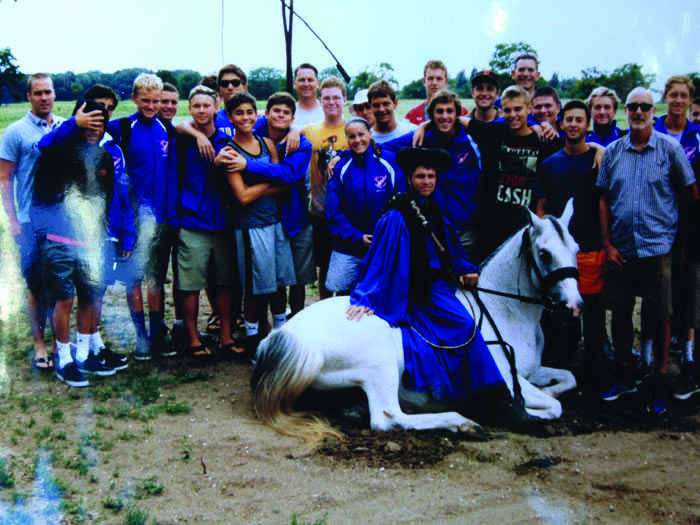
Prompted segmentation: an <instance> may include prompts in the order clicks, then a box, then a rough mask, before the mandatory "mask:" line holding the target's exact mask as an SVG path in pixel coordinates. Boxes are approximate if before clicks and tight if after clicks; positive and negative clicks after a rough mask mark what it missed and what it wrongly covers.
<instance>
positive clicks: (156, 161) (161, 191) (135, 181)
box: [107, 73, 179, 360]
mask: <svg viewBox="0 0 700 525" xmlns="http://www.w3.org/2000/svg"><path fill="white" fill-rule="evenodd" d="M162 89H163V83H162V81H161V80H160V79H159V78H158V77H157V76H155V75H151V74H147V73H142V74H140V75H139V76H138V77H136V79H135V80H134V88H133V92H132V95H131V98H132V100H133V101H134V103H135V104H136V112H135V113H134V114H132V115H130V116H129V117H125V118H123V119H119V120H113V121H111V122H110V123H109V125H108V126H107V131H108V132H109V134H110V135H111V136H112V137H113V138H114V139H115V140H116V141H117V143H118V144H119V145H120V146H121V148H122V150H123V152H124V157H125V159H126V172H127V174H128V178H129V182H130V184H131V189H132V194H133V196H134V206H135V207H136V217H137V231H138V239H137V244H136V249H135V253H134V263H135V264H136V266H137V272H138V274H139V276H140V277H142V278H143V279H144V280H145V281H146V284H147V287H148V295H147V299H148V307H149V316H148V324H149V332H150V335H149V333H147V331H146V321H145V314H144V309H143V292H142V289H141V284H140V283H139V284H137V285H135V286H133V287H131V288H129V289H128V290H127V302H128V303H129V308H130V310H131V317H132V320H133V322H134V326H135V328H136V335H137V338H138V342H137V346H136V349H135V351H134V358H135V359H137V360H148V359H150V358H151V353H152V351H153V352H155V353H158V354H160V355H163V356H170V355H173V351H172V350H171V349H170V345H169V343H168V339H167V334H166V331H167V327H166V326H165V323H164V320H163V317H164V306H165V301H164V294H165V290H164V284H165V277H166V274H167V271H168V261H169V259H170V247H171V234H172V230H170V229H169V228H168V227H169V226H170V227H171V228H172V227H177V226H179V225H178V223H177V216H176V212H175V203H176V201H177V180H176V176H175V173H173V171H174V170H173V168H172V164H171V159H170V156H169V152H170V138H169V136H168V130H167V128H166V127H165V125H163V123H162V122H161V121H160V120H159V119H158V118H157V112H158V107H159V103H160V96H161V91H162Z"/></svg>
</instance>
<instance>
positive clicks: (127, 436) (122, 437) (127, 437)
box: [117, 430, 136, 441]
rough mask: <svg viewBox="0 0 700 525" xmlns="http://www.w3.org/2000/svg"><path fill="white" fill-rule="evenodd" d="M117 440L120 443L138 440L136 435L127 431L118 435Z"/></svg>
mask: <svg viewBox="0 0 700 525" xmlns="http://www.w3.org/2000/svg"><path fill="white" fill-rule="evenodd" d="M117 439H118V440H119V441H131V440H132V439H136V434H134V433H133V432H129V431H128V430H125V431H124V432H121V433H119V434H117Z"/></svg>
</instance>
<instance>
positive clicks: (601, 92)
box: [586, 86, 620, 111]
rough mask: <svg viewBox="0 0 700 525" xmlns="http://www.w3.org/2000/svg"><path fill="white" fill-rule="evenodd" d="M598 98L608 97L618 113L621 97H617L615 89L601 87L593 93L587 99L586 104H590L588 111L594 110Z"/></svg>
mask: <svg viewBox="0 0 700 525" xmlns="http://www.w3.org/2000/svg"><path fill="white" fill-rule="evenodd" d="M598 97H608V98H609V99H611V100H612V101H613V110H615V111H617V106H619V105H620V97H618V96H617V93H615V90H614V89H610V88H607V87H605V86H599V87H597V88H595V89H594V90H593V91H591V94H590V95H588V98H587V99H586V104H588V109H593V102H594V101H595V99H597V98H598Z"/></svg>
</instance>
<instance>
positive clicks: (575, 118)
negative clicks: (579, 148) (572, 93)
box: [561, 108, 588, 142]
mask: <svg viewBox="0 0 700 525" xmlns="http://www.w3.org/2000/svg"><path fill="white" fill-rule="evenodd" d="M561 128H562V130H563V131H564V133H565V134H566V138H567V139H568V140H569V141H570V142H581V141H583V140H586V132H587V131H588V120H587V119H586V111H585V110H583V109H580V108H573V109H569V110H567V111H566V113H564V115H563V116H562V119H561Z"/></svg>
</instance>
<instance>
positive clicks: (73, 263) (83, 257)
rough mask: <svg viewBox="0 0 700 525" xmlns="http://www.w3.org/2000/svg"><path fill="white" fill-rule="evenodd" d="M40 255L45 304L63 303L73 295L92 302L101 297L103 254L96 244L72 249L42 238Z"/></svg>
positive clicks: (70, 246)
mask: <svg viewBox="0 0 700 525" xmlns="http://www.w3.org/2000/svg"><path fill="white" fill-rule="evenodd" d="M40 254H41V262H42V270H43V278H44V288H45V290H46V297H47V299H48V300H49V301H65V300H67V299H72V298H73V297H75V295H76V294H77V295H78V297H80V298H87V299H88V300H90V301H92V300H94V299H96V298H99V297H102V295H104V285H103V274H102V271H103V268H104V264H103V252H102V247H101V246H99V243H97V242H95V243H92V244H90V245H86V246H73V245H70V244H63V243H59V242H55V241H51V240H49V239H45V240H44V241H43V242H42V243H41V246H40Z"/></svg>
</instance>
